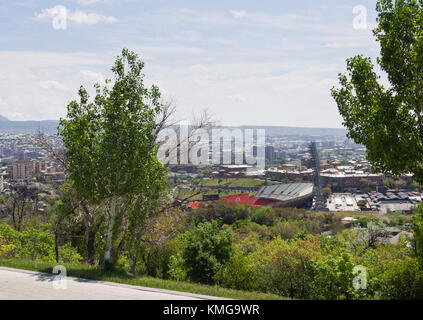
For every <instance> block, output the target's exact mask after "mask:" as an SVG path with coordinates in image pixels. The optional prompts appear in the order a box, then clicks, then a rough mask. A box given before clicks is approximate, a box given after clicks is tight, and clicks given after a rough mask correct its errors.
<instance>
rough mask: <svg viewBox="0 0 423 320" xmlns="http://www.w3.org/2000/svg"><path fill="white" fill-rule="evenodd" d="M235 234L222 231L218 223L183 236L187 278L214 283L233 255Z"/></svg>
mask: <svg viewBox="0 0 423 320" xmlns="http://www.w3.org/2000/svg"><path fill="white" fill-rule="evenodd" d="M232 243H233V234H232V232H231V231H230V230H220V228H219V223H218V222H217V221H213V222H206V223H201V224H199V225H198V226H197V227H196V228H194V229H193V230H191V231H187V232H186V233H185V234H184V236H183V241H182V244H181V247H182V253H181V254H182V258H183V260H184V267H185V269H186V270H187V276H188V278H190V279H191V280H193V281H196V282H201V283H213V277H214V275H215V274H216V272H217V270H218V269H219V268H220V267H221V266H222V265H223V264H225V263H226V262H227V261H228V260H229V259H230V257H231V254H232Z"/></svg>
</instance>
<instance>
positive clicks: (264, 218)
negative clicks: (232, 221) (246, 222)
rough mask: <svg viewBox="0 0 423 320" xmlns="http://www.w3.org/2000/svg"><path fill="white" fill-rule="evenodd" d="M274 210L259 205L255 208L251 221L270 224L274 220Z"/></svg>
mask: <svg viewBox="0 0 423 320" xmlns="http://www.w3.org/2000/svg"><path fill="white" fill-rule="evenodd" d="M275 218H276V215H275V212H274V211H273V209H272V208H270V207H261V208H259V209H257V210H256V212H255V213H254V215H253V218H252V221H254V222H255V223H258V224H262V225H266V226H271V225H273V223H274V222H275Z"/></svg>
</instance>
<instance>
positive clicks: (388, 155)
mask: <svg viewBox="0 0 423 320" xmlns="http://www.w3.org/2000/svg"><path fill="white" fill-rule="evenodd" d="M376 10H377V12H378V19H377V22H378V27H377V28H376V29H375V30H374V35H375V37H376V39H377V41H378V42H379V43H380V47H381V50H380V58H378V60H377V63H378V64H379V66H380V68H381V70H382V71H384V72H386V74H387V78H388V81H389V84H390V86H389V87H387V88H385V87H384V86H383V85H382V84H381V82H380V76H378V75H377V74H376V72H375V71H374V65H373V63H372V61H371V59H370V58H365V57H363V56H362V55H359V56H356V57H353V58H350V59H348V60H347V71H348V75H345V74H340V75H339V82H340V86H341V87H340V88H339V89H335V88H333V89H332V96H333V98H334V99H335V101H336V103H337V104H338V108H339V112H340V114H341V115H342V117H343V119H344V122H343V124H344V126H346V127H347V128H348V130H349V132H348V137H350V138H352V139H354V141H355V142H356V143H360V144H364V145H365V146H366V148H367V159H368V160H369V161H370V162H371V164H372V166H373V167H374V168H375V170H377V171H380V172H391V173H392V174H393V175H394V176H399V175H400V174H402V173H407V172H411V173H413V174H414V178H415V179H416V181H417V182H419V183H422V182H423V160H422V159H423V74H422V72H421V70H423V28H421V26H422V25H423V3H422V2H421V1H416V0H397V1H393V0H379V1H378V2H377V6H376Z"/></svg>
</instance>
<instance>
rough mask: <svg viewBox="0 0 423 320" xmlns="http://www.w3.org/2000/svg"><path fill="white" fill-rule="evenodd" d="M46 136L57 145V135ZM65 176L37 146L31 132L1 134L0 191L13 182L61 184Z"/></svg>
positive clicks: (58, 143)
mask: <svg viewBox="0 0 423 320" xmlns="http://www.w3.org/2000/svg"><path fill="white" fill-rule="evenodd" d="M48 138H49V141H50V142H51V144H52V146H53V147H58V146H60V141H59V140H58V139H57V137H56V136H54V135H52V136H50V137H48ZM64 179H65V174H64V168H63V167H62V166H61V165H60V164H58V163H56V162H54V161H51V159H49V158H48V155H47V154H46V152H45V151H44V150H43V149H42V148H40V147H37V141H36V138H35V136H34V135H29V134H6V133H0V192H5V191H7V190H9V189H10V187H11V185H12V184H15V183H22V182H31V181H33V180H36V181H39V182H51V183H61V182H63V180H64Z"/></svg>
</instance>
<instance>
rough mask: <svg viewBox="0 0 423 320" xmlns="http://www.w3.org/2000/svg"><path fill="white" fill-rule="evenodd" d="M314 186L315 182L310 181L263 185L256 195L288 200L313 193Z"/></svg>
mask: <svg viewBox="0 0 423 320" xmlns="http://www.w3.org/2000/svg"><path fill="white" fill-rule="evenodd" d="M313 187H314V185H313V183H308V182H307V183H281V184H274V185H271V186H263V187H261V188H260V189H259V191H258V192H257V194H256V195H255V197H256V198H265V199H271V200H277V201H288V200H293V199H296V198H300V197H303V196H306V195H309V194H311V193H312V192H313Z"/></svg>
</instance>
